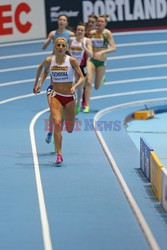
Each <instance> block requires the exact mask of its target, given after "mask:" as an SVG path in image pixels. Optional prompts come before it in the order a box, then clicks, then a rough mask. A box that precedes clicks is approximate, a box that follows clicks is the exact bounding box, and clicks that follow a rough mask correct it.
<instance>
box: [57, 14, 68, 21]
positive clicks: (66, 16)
mask: <svg viewBox="0 0 167 250" xmlns="http://www.w3.org/2000/svg"><path fill="white" fill-rule="evenodd" d="M62 16H65V17H66V19H67V23H69V18H68V16H67V15H66V14H61V15H59V16H58V20H59V19H60V17H62Z"/></svg>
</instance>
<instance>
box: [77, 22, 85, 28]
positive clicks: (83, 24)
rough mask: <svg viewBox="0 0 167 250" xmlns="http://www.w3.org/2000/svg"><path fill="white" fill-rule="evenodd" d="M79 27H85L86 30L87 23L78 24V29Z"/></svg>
mask: <svg viewBox="0 0 167 250" xmlns="http://www.w3.org/2000/svg"><path fill="white" fill-rule="evenodd" d="M78 26H83V27H85V28H86V24H85V23H83V22H79V23H78V24H77V27H78Z"/></svg>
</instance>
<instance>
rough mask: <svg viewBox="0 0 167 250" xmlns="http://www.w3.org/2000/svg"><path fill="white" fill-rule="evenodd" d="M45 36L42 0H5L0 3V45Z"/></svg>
mask: <svg viewBox="0 0 167 250" xmlns="http://www.w3.org/2000/svg"><path fill="white" fill-rule="evenodd" d="M45 36H46V24H45V5H44V0H24V1H21V0H6V1H2V3H0V43H4V42H13V41H22V40H30V39H38V38H43V37H45Z"/></svg>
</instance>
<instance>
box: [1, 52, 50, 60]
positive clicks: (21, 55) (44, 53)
mask: <svg viewBox="0 0 167 250" xmlns="http://www.w3.org/2000/svg"><path fill="white" fill-rule="evenodd" d="M51 53H52V51H43V52H35V53H25V54H17V55H10V56H0V60H4V59H14V58H21V57H29V56H43V55H50V54H51Z"/></svg>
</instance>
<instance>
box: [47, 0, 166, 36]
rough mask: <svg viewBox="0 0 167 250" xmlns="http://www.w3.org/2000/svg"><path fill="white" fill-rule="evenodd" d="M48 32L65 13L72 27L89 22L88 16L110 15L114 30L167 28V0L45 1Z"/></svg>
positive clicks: (111, 26) (109, 20)
mask: <svg viewBox="0 0 167 250" xmlns="http://www.w3.org/2000/svg"><path fill="white" fill-rule="evenodd" d="M45 5H46V17H47V32H49V31H51V30H54V29H55V28H56V27H57V26H56V22H57V17H58V16H59V15H60V14H62V13H64V14H66V15H67V16H68V17H69V19H70V26H72V27H76V24H77V23H78V22H79V21H82V22H87V20H88V16H89V15H91V14H95V15H96V16H99V15H103V14H106V15H108V26H107V28H109V29H112V30H113V31H114V30H115V31H119V30H137V29H151V28H152V29H153V28H167V0H124V1H123V0H91V1H90V0H73V2H72V4H71V1H63V0H56V1H55V0H45Z"/></svg>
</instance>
